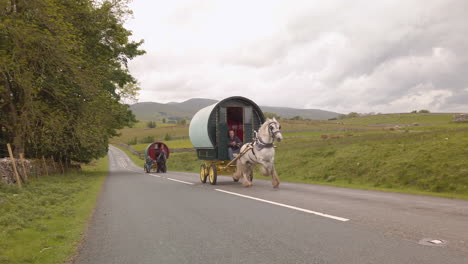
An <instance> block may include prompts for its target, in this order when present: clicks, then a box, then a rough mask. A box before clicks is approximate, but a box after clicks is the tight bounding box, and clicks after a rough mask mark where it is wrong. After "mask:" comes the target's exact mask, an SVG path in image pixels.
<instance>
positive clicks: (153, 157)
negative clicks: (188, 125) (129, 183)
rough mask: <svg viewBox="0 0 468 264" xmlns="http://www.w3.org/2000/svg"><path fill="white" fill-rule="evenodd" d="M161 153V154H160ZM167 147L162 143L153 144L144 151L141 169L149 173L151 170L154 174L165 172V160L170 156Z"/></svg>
mask: <svg viewBox="0 0 468 264" xmlns="http://www.w3.org/2000/svg"><path fill="white" fill-rule="evenodd" d="M162 152H163V153H162ZM170 154H171V153H170V149H169V147H168V146H167V145H166V144H165V143H163V142H158V141H156V142H153V143H151V144H149V145H148V146H147V147H146V149H145V165H144V166H143V169H144V170H145V171H146V172H147V173H149V172H151V170H154V171H156V172H166V171H167V167H166V160H167V159H169V155H170Z"/></svg>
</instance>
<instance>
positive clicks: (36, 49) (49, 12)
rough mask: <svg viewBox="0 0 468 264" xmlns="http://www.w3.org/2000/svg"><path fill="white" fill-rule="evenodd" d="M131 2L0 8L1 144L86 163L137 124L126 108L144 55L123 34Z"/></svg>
mask: <svg viewBox="0 0 468 264" xmlns="http://www.w3.org/2000/svg"><path fill="white" fill-rule="evenodd" d="M125 3H126V1H125V0H112V1H100V2H99V3H96V2H95V1H92V0H74V1H52V0H35V1H26V0H13V1H1V2H0V15H1V16H0V17H1V20H0V43H1V45H2V46H1V53H0V62H1V63H0V65H1V66H0V130H1V131H2V132H1V133H0V137H1V138H0V143H1V142H10V143H13V145H14V147H15V150H14V151H15V153H16V154H18V153H19V152H25V153H26V155H27V156H28V157H40V156H42V155H45V156H50V155H53V156H55V157H57V158H61V159H63V160H64V161H70V160H76V161H85V162H86V161H90V160H91V159H94V158H98V157H101V156H103V155H105V154H106V153H107V148H108V141H109V138H110V137H112V136H116V135H117V132H116V130H117V129H120V128H123V127H124V126H128V125H131V124H132V123H134V122H135V121H136V120H135V116H134V115H133V114H132V112H131V111H130V109H129V106H128V105H125V104H122V103H120V102H121V101H122V100H123V99H125V98H132V97H134V96H135V95H136V93H137V91H138V87H137V81H136V80H135V79H134V78H133V77H132V76H131V75H130V73H129V71H128V69H127V63H128V61H129V60H131V59H133V58H134V57H136V56H138V55H142V54H144V51H142V50H140V49H139V46H140V45H141V44H142V41H140V42H132V41H130V40H129V36H130V35H131V32H130V31H128V30H127V29H125V28H124V27H123V22H124V20H123V18H124V17H125V16H126V15H127V14H128V13H129V11H128V9H127V7H126V6H125ZM0 147H2V145H0Z"/></svg>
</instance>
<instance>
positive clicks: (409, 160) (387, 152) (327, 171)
mask: <svg viewBox="0 0 468 264" xmlns="http://www.w3.org/2000/svg"><path fill="white" fill-rule="evenodd" d="M451 120H452V115H451V114H386V115H375V116H365V117H358V118H351V119H343V120H334V121H292V120H283V121H280V122H281V124H282V127H283V136H284V137H285V139H284V141H283V142H280V143H276V145H277V156H276V161H275V163H276V168H277V171H278V174H279V177H280V179H281V180H283V181H291V182H300V183H316V184H326V185H336V186H343V187H355V188H364V189H377V190H390V191H398V192H410V193H425V194H433V195H438V196H446V197H460V198H468V166H467V165H468V124H467V123H453V122H452V121H451ZM158 129H161V130H163V128H156V129H155V130H158ZM177 129H178V130H177V131H179V132H180V134H178V135H181V136H187V135H188V127H181V126H179V127H177ZM184 133H185V134H184ZM160 134H162V133H160ZM174 143H176V144H174V146H173V147H172V148H174V147H175V146H177V145H184V147H186V146H188V145H189V144H190V141H189V140H188V139H183V140H177V141H174ZM167 144H168V145H169V147H171V141H167ZM137 148H141V147H140V146H137ZM200 163H201V162H200V161H198V160H197V159H196V154H195V153H194V152H182V153H174V155H172V156H171V159H169V160H168V170H180V171H191V172H198V171H199V166H200ZM254 177H255V178H261V177H260V176H259V174H258V173H257V174H256V175H255V176H254Z"/></svg>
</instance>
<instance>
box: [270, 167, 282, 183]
mask: <svg viewBox="0 0 468 264" xmlns="http://www.w3.org/2000/svg"><path fill="white" fill-rule="evenodd" d="M271 183H272V184H273V188H278V187H279V184H280V181H279V177H278V173H276V169H275V166H274V165H273V166H272V168H271Z"/></svg>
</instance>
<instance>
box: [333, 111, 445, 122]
mask: <svg viewBox="0 0 468 264" xmlns="http://www.w3.org/2000/svg"><path fill="white" fill-rule="evenodd" d="M452 116H453V114H445V113H443V114H442V113H440V114H439V113H430V114H382V115H372V116H362V117H356V118H348V119H342V120H339V121H338V122H341V123H343V124H347V125H348V124H353V125H383V124H394V125H397V124H415V123H417V124H419V125H428V124H432V125H439V124H447V123H450V122H451V121H452Z"/></svg>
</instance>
